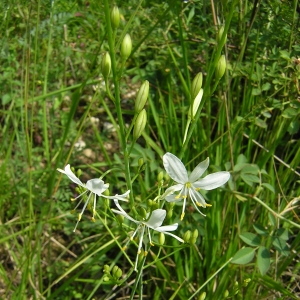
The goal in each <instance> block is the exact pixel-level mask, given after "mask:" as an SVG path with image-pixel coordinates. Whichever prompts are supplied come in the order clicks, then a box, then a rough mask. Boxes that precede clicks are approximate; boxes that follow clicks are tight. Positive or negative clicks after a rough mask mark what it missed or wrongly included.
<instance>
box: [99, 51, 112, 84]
mask: <svg viewBox="0 0 300 300" xmlns="http://www.w3.org/2000/svg"><path fill="white" fill-rule="evenodd" d="M110 69H111V59H110V55H109V53H108V52H106V53H105V54H104V56H103V58H102V62H101V72H102V75H103V77H104V79H107V78H108V75H109V73H110Z"/></svg>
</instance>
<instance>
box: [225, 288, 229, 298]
mask: <svg viewBox="0 0 300 300" xmlns="http://www.w3.org/2000/svg"><path fill="white" fill-rule="evenodd" d="M228 296H229V291H228V290H226V291H225V292H224V298H227V297H228Z"/></svg>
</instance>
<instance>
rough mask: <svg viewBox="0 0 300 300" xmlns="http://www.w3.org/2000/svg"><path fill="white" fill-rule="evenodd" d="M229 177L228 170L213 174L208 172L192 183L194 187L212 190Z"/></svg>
mask: <svg viewBox="0 0 300 300" xmlns="http://www.w3.org/2000/svg"><path fill="white" fill-rule="evenodd" d="M229 178H230V173H229V172H216V173H213V174H209V175H207V176H205V177H204V178H202V179H200V180H198V181H196V182H194V183H193V186H194V187H195V188H200V189H203V190H207V191H209V190H213V189H216V188H218V187H220V186H221V185H223V184H225V183H226V182H227V181H228V180H229Z"/></svg>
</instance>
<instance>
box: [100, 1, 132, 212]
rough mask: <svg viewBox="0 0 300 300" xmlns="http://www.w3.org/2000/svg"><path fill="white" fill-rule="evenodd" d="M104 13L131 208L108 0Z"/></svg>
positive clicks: (126, 153)
mask: <svg viewBox="0 0 300 300" xmlns="http://www.w3.org/2000/svg"><path fill="white" fill-rule="evenodd" d="M104 12H105V19H106V24H107V27H106V30H107V38H108V45H109V54H110V57H111V69H112V74H113V80H114V85H115V106H116V111H117V116H118V121H119V127H120V137H121V141H120V142H121V147H122V150H123V153H124V169H125V178H126V183H127V188H128V189H129V190H130V191H131V193H130V206H131V207H133V205H134V199H133V194H132V185H131V177H130V169H129V154H128V150H127V143H126V134H125V125H124V120H123V115H122V109H121V98H120V84H119V78H118V72H117V66H116V56H115V49H114V39H113V32H112V28H111V26H110V24H111V22H110V10H109V4H108V0H104Z"/></svg>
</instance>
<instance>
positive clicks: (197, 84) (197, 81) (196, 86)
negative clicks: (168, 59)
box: [191, 72, 203, 100]
mask: <svg viewBox="0 0 300 300" xmlns="http://www.w3.org/2000/svg"><path fill="white" fill-rule="evenodd" d="M202 81H203V75H202V73H201V72H200V73H198V74H197V75H196V76H195V78H194V80H193V82H192V90H191V96H192V100H194V99H195V98H196V96H197V95H198V93H199V91H200V89H201V87H202Z"/></svg>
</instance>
